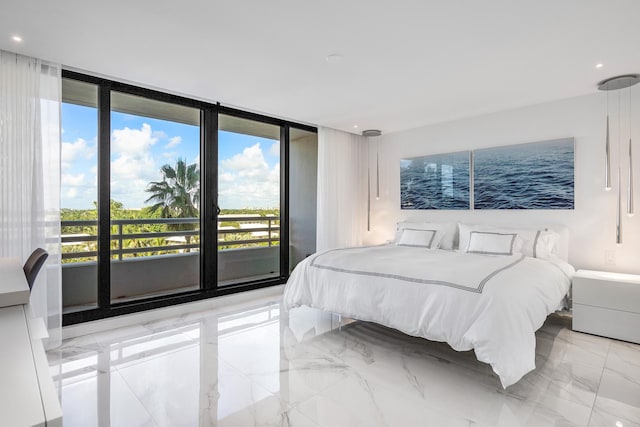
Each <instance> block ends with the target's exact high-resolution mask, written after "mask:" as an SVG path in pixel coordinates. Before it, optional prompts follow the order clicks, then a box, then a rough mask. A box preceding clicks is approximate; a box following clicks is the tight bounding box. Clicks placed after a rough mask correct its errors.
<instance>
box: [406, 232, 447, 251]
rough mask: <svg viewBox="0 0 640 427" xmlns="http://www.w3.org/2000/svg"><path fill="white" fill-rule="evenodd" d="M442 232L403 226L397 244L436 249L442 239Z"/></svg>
mask: <svg viewBox="0 0 640 427" xmlns="http://www.w3.org/2000/svg"><path fill="white" fill-rule="evenodd" d="M442 235H443V234H442V233H440V232H438V230H415V229H412V228H405V229H404V230H402V235H401V236H400V240H398V243H397V245H398V246H414V247H418V248H427V249H436V248H437V247H438V243H440V240H441V239H442Z"/></svg>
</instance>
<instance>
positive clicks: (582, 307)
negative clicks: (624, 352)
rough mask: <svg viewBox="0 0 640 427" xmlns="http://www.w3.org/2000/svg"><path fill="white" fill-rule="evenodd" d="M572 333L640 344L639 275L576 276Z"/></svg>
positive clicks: (585, 272) (600, 273)
mask: <svg viewBox="0 0 640 427" xmlns="http://www.w3.org/2000/svg"><path fill="white" fill-rule="evenodd" d="M573 330H575V331H580V332H587V333H590V334H595V335H601V336H605V337H610V338H616V339H620V340H624V341H630V342H634V343H640V275H634V274H621V273H607V272H603V271H589V270H579V271H578V272H576V274H575V275H574V276H573Z"/></svg>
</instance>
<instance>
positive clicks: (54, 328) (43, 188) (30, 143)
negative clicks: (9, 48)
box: [0, 51, 62, 348]
mask: <svg viewBox="0 0 640 427" xmlns="http://www.w3.org/2000/svg"><path fill="white" fill-rule="evenodd" d="M60 75H61V70H60V66H59V65H57V64H50V63H46V62H44V61H41V60H39V59H35V58H29V57H25V56H22V55H17V54H14V53H10V52H4V51H0V257H18V258H20V259H21V260H22V261H23V262H24V261H25V260H26V259H27V258H28V256H29V255H30V254H31V252H32V251H33V250H34V249H35V248H37V247H41V248H44V249H45V250H47V251H48V252H49V258H48V260H47V262H46V263H45V266H44V267H43V269H42V270H41V272H40V274H39V275H38V280H37V281H36V282H35V283H34V285H33V289H32V292H31V300H30V307H31V311H32V315H33V316H35V317H40V318H42V319H43V320H44V322H45V324H46V326H47V329H48V331H49V338H48V339H47V340H45V344H46V346H47V347H48V348H52V347H55V346H57V345H59V343H60V341H61V326H62V292H61V279H62V278H61V265H60V258H61V254H60V253H61V246H60V100H61V77H60Z"/></svg>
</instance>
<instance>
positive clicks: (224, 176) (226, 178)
mask: <svg viewBox="0 0 640 427" xmlns="http://www.w3.org/2000/svg"><path fill="white" fill-rule="evenodd" d="M218 179H219V180H220V181H221V182H232V181H235V179H236V177H235V176H234V175H233V174H231V173H229V172H225V173H221V174H220V176H219V177H218Z"/></svg>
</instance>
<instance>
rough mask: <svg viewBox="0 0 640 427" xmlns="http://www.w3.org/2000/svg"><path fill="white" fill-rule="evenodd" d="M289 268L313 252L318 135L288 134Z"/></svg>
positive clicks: (298, 131) (293, 131) (314, 246)
mask: <svg viewBox="0 0 640 427" xmlns="http://www.w3.org/2000/svg"><path fill="white" fill-rule="evenodd" d="M289 156H290V162H289V165H290V167H289V249H290V252H289V268H290V271H291V270H293V268H294V267H295V266H296V265H298V263H299V262H300V261H302V260H303V259H304V258H306V257H308V256H309V255H311V254H312V253H314V252H315V251H316V206H317V204H316V200H317V196H316V195H317V190H316V189H317V185H318V180H317V175H318V134H317V133H315V132H308V131H304V130H300V129H295V128H292V129H291V131H290V133H289Z"/></svg>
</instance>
